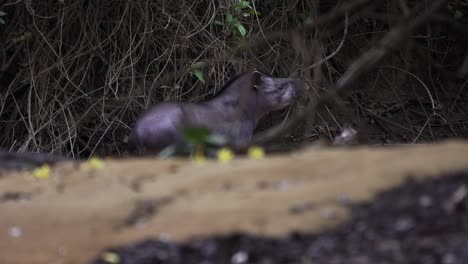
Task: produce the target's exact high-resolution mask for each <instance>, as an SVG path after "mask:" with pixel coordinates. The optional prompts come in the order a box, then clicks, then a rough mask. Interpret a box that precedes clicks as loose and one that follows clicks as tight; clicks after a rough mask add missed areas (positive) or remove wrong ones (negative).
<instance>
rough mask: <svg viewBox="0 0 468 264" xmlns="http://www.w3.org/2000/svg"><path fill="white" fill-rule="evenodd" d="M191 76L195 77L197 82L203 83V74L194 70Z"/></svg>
mask: <svg viewBox="0 0 468 264" xmlns="http://www.w3.org/2000/svg"><path fill="white" fill-rule="evenodd" d="M193 74H194V75H195V77H197V79H198V80H200V81H201V82H202V83H204V82H205V77H204V76H203V72H202V71H200V70H195V71H194V72H193Z"/></svg>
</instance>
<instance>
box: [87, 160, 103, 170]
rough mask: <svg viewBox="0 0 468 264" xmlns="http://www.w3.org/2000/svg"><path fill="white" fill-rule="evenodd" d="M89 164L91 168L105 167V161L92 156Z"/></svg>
mask: <svg viewBox="0 0 468 264" xmlns="http://www.w3.org/2000/svg"><path fill="white" fill-rule="evenodd" d="M88 166H89V167H90V168H91V169H102V168H103V167H104V161H103V160H102V159H100V158H95V157H92V158H91V159H89V160H88Z"/></svg>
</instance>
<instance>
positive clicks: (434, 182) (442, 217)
mask: <svg viewBox="0 0 468 264" xmlns="http://www.w3.org/2000/svg"><path fill="white" fill-rule="evenodd" d="M467 188H468V171H464V172H461V173H455V174H451V175H447V176H446V177H442V178H437V179H429V180H425V181H416V180H414V179H412V178H411V177H410V178H408V180H407V181H406V182H405V183H404V184H403V185H401V186H400V187H398V188H395V189H392V190H389V191H385V192H382V193H380V194H379V195H378V196H377V197H376V198H375V199H374V200H373V201H372V202H370V203H363V204H351V205H349V206H351V209H352V216H351V218H350V220H349V221H348V222H346V223H344V224H343V225H341V226H339V227H337V228H335V229H332V230H329V231H325V232H323V233H315V234H304V233H294V234H291V235H290V236H289V237H287V238H285V239H276V238H270V237H260V236H252V235H247V234H231V235H226V236H217V237H206V238H199V239H194V240H192V241H189V242H186V243H173V242H170V241H166V240H160V239H151V240H146V241H142V242H139V243H136V244H130V245H124V246H122V247H120V248H112V249H107V250H106V252H112V253H115V254H117V255H118V256H119V262H118V263H122V264H130V263H131V264H147V263H148V264H149V263H206V264H208V263H265V264H266V263H347V264H365V263H402V264H403V263H404V264H411V263H425V264H426V263H427V264H432V263H434V264H435V263H437V264H438V263H442V264H463V263H468V189H467ZM216 221H222V216H220V217H219V218H218V219H216ZM114 257H115V256H114ZM114 260H115V259H114ZM91 263H93V264H103V263H108V262H106V261H104V260H103V259H102V258H101V257H98V258H96V259H95V260H93V261H92V262H91Z"/></svg>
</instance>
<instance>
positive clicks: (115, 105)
mask: <svg viewBox="0 0 468 264" xmlns="http://www.w3.org/2000/svg"><path fill="white" fill-rule="evenodd" d="M337 2H338V3H339V4H337ZM464 3H466V2H465V1H435V0H406V1H397V0H394V1H386V0H353V1H336V0H323V1H318V0H317V1H314V0H293V1H277V0H267V1H255V0H252V1H251V0H223V1H213V0H176V1H172V0H160V1H148V0H133V1H119V0H116V1H88V0H76V1H60V0H57V1H55V0H53V1H28V0H18V1H13V0H10V1H7V2H6V3H3V4H1V5H0V19H1V20H0V43H1V45H0V51H1V52H0V147H2V148H6V149H12V150H21V151H23V150H29V151H40V152H52V153H55V154H59V155H63V156H69V157H86V156H89V155H92V154H96V153H99V154H119V153H122V152H123V151H124V150H125V148H126V144H125V140H126V135H127V134H128V133H129V131H130V128H131V126H132V124H133V122H134V121H135V118H136V117H137V115H138V114H139V113H141V112H142V111H143V110H144V109H146V108H147V107H148V105H151V104H153V103H156V102H159V101H162V100H180V101H199V100H203V99H205V98H207V97H209V96H211V95H213V94H214V93H215V92H216V89H218V88H219V87H220V86H221V85H222V83H223V82H224V81H226V80H227V79H228V78H229V77H231V76H233V75H234V74H235V73H238V72H240V71H243V70H245V69H247V68H248V67H250V66H251V65H252V64H256V65H258V66H259V67H261V68H262V69H263V70H265V71H267V72H269V73H271V74H273V75H278V76H295V77H300V78H302V79H304V80H306V81H307V82H308V83H309V84H310V87H311V89H310V90H309V91H307V93H306V94H304V95H303V99H304V100H300V102H298V104H297V105H295V106H294V107H292V108H291V109H289V110H287V111H286V112H281V113H276V114H275V115H272V116H270V118H269V119H268V120H265V121H264V122H263V126H262V128H265V127H268V126H270V125H272V124H273V123H278V121H281V119H282V118H284V117H287V118H290V116H291V115H290V114H292V113H296V112H300V111H301V109H304V105H305V104H307V101H308V99H316V98H319V97H320V96H322V95H324V94H326V93H327V91H329V90H330V89H333V87H336V85H337V84H338V86H339V84H340V80H341V83H342V82H343V79H340V78H342V77H343V76H347V75H346V74H349V73H350V72H349V69H353V68H352V67H350V65H353V64H352V63H353V62H356V61H359V60H358V59H359V58H360V56H362V55H363V54H368V53H366V52H368V51H370V50H372V47H379V45H380V46H382V45H383V46H385V45H386V44H389V46H388V47H387V46H385V47H383V50H384V51H385V56H384V57H383V58H382V59H379V60H377V61H376V64H375V65H370V64H369V66H370V67H368V68H369V69H367V68H365V67H363V70H361V68H359V69H360V71H359V73H360V74H359V75H361V76H360V77H361V78H359V79H358V80H357V81H355V80H353V81H352V82H349V85H346V86H347V90H348V91H349V90H351V89H352V92H346V93H344V95H345V96H344V97H342V98H343V99H344V100H343V101H340V100H337V98H334V99H333V100H332V101H333V102H330V103H329V104H327V106H324V107H320V108H318V107H317V108H314V109H313V110H314V113H317V115H316V116H315V114H314V115H312V114H311V113H306V114H304V115H303V116H305V117H306V119H307V118H308V119H309V121H308V122H302V123H307V124H308V125H307V126H304V125H302V127H301V128H302V129H301V130H297V129H296V128H297V126H291V127H290V129H289V132H291V131H293V129H294V130H295V131H296V132H295V137H296V138H299V139H303V140H306V141H313V140H315V139H316V138H317V137H318V136H320V135H322V136H324V137H327V138H333V137H334V136H335V135H336V133H338V132H339V131H340V130H341V128H342V127H343V126H344V125H346V124H352V125H353V126H354V127H355V128H356V129H357V130H358V132H359V133H360V134H361V140H363V143H395V142H427V141H434V140H438V139H441V138H446V137H466V136H468V132H467V131H468V130H467V128H468V122H467V118H466V117H467V115H468V111H467V109H468V108H467V103H468V101H467V100H468V91H467V89H465V88H466V85H467V82H468V81H467V76H468V75H467V73H468V59H466V58H465V57H466V56H467V49H466V47H468V41H467V39H468V37H467V35H468V30H467V29H466V28H468V23H467V20H466V19H467V18H466V16H468V13H467V12H466V9H464V8H466V4H464ZM437 4H439V6H437V8H434V10H432V11H431V8H432V7H433V6H434V5H437ZM425 13H427V14H428V16H427V17H423V15H424V14H425ZM421 17H422V18H421ZM418 18H421V19H420V20H421V21H419V20H417V19H418ZM423 18H424V19H423ZM405 23H406V24H405ZM411 23H413V24H417V23H419V24H417V27H416V26H415V27H414V28H411V29H412V30H413V31H412V32H403V33H404V34H403V35H404V37H406V36H407V35H408V36H409V38H404V39H403V38H402V39H401V41H398V42H396V43H392V42H385V41H384V42H382V41H381V40H382V39H385V37H386V36H388V32H392V30H393V29H395V28H398V27H399V26H400V28H404V26H405V25H406V26H410V25H412V24H411ZM402 25H403V26H402ZM397 33H398V32H397ZM400 33H401V32H400ZM406 33H408V34H406ZM392 45H393V46H392ZM355 66H356V65H355ZM358 66H359V65H358ZM353 76H354V75H353ZM356 76H357V75H356ZM338 106H339V107H338ZM315 110H317V111H315ZM312 121H314V122H312ZM296 123H297V122H296ZM283 135H285V134H283ZM286 135H287V134H286Z"/></svg>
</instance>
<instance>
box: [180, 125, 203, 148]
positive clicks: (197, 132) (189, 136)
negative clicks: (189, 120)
mask: <svg viewBox="0 0 468 264" xmlns="http://www.w3.org/2000/svg"><path fill="white" fill-rule="evenodd" d="M182 135H184V138H185V139H186V140H187V141H188V142H190V143H192V144H195V145H197V144H203V143H205V142H206V139H207V138H208V136H209V135H210V130H208V129H206V128H203V127H191V126H188V127H184V128H182Z"/></svg>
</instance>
